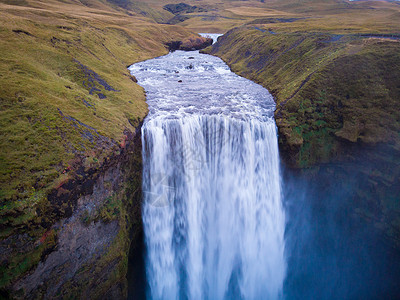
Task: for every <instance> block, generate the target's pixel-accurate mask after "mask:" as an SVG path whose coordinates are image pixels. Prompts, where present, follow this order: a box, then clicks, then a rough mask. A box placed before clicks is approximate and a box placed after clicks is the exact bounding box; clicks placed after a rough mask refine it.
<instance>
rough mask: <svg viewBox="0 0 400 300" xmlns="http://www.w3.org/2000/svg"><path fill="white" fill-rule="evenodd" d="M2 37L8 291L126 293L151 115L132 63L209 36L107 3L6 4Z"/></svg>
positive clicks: (0, 244) (3, 245) (1, 256)
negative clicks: (143, 126) (144, 129)
mask: <svg viewBox="0 0 400 300" xmlns="http://www.w3.org/2000/svg"><path fill="white" fill-rule="evenodd" d="M0 36H1V41H2V42H1V44H0V54H1V55H0V66H1V67H0V85H1V86H2V88H1V91H0V100H1V104H0V105H1V116H0V124H1V126H0V127H1V138H0V139H1V140H0V145H1V151H0V181H1V186H0V187H1V209H0V215H1V218H0V222H1V224H0V229H1V241H0V269H1V276H0V289H1V293H2V295H5V296H6V297H8V296H14V297H20V298H36V297H41V296H45V297H47V298H49V297H50V298H53V297H75V296H74V295H78V294H81V295H91V297H97V296H98V297H100V296H102V295H104V294H106V293H112V294H115V295H120V296H121V295H123V294H124V293H125V292H126V289H125V288H126V282H125V280H126V279H125V274H126V269H127V254H128V249H129V243H130V237H132V235H135V234H137V232H138V231H139V230H140V186H141V183H140V176H141V171H140V170H141V169H140V168H141V167H140V164H141V162H140V160H141V155H140V149H141V146H140V136H139V134H140V131H138V128H139V125H140V123H141V121H142V120H143V118H144V117H145V115H146V113H147V106H146V103H145V95H144V92H143V89H142V88H141V87H139V86H138V85H137V84H136V83H135V78H133V77H131V76H130V74H129V72H128V70H127V69H126V67H127V66H128V65H129V64H131V63H134V62H137V61H139V60H144V59H147V58H150V57H155V56H159V55H163V54H166V53H167V52H168V49H167V47H166V46H165V45H164V43H167V42H169V41H176V40H183V41H184V39H188V38H192V39H193V38H198V36H197V35H195V34H193V33H191V32H189V31H187V30H185V29H183V28H181V27H177V26H167V25H158V24H155V22H154V21H153V20H150V19H147V18H146V17H144V16H142V15H140V14H135V13H133V12H128V11H126V10H124V9H122V8H115V7H112V6H110V4H109V3H107V2H105V1H103V2H102V1H96V0H88V1H73V0H71V1H55V0H50V1H34V0H26V1H14V0H7V1H1V2H0ZM138 151H139V152H138ZM128 212H129V213H128ZM72 232H74V234H72ZM94 237H95V238H94ZM7 295H8V296H7ZM82 297H84V296H82Z"/></svg>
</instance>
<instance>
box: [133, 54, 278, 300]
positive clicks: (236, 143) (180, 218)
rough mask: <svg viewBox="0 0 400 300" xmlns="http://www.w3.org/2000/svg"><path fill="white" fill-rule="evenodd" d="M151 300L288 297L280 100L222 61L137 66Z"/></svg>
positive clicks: (189, 57) (181, 57) (186, 57)
mask: <svg viewBox="0 0 400 300" xmlns="http://www.w3.org/2000/svg"><path fill="white" fill-rule="evenodd" d="M130 70H131V72H132V74H133V75H135V76H136V78H137V79H138V82H139V84H140V85H141V86H143V87H144V89H145V90H146V93H147V103H148V105H149V109H150V112H149V115H148V116H147V117H146V119H145V122H144V124H143V127H142V139H143V140H142V141H143V192H144V203H143V224H144V232H145V242H146V253H147V254H146V255H147V257H146V274H147V280H148V286H149V290H148V293H147V296H148V298H149V299H216V300H217V299H279V298H280V297H281V296H282V287H283V281H284V278H285V272H286V262H285V257H284V250H285V243H284V230H285V214H284V210H283V207H282V201H281V186H280V171H279V154H278V145H277V132H276V126H275V123H274V120H273V110H274V107H275V106H274V101H273V99H272V97H271V95H270V94H269V93H268V91H267V90H266V89H264V88H262V87H261V86H259V85H257V84H255V83H253V82H251V81H249V80H247V79H244V78H242V77H239V76H237V75H235V74H234V73H232V72H231V71H230V70H229V68H228V67H227V66H226V64H224V63H223V62H222V61H221V60H220V59H219V58H216V57H213V56H210V55H205V54H200V53H199V52H198V51H196V52H182V51H176V52H173V53H170V54H168V55H166V56H163V57H159V58H156V59H151V60H148V61H145V62H140V63H137V64H134V65H132V66H131V67H130Z"/></svg>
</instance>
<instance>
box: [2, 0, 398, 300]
mask: <svg viewBox="0 0 400 300" xmlns="http://www.w3.org/2000/svg"><path fill="white" fill-rule="evenodd" d="M179 2H181V1H171V2H168V1H167V2H165V1H159V0H143V1H132V0H108V1H106V0H85V1H74V0H47V1H38V0H0V37H1V44H0V54H1V55H0V85H1V87H2V88H1V90H0V106H1V112H0V131H1V132H0V147H1V149H0V200H1V202H0V205H1V206H0V252H1V253H0V254H2V255H1V256H0V273H1V276H0V293H1V292H2V289H4V288H7V287H10V285H12V284H13V283H14V282H16V281H17V280H18V279H20V278H22V277H23V276H24V275H26V274H27V273H29V272H30V271H32V270H34V268H35V267H36V266H37V264H38V263H39V261H41V260H42V261H43V260H45V259H46V256H47V255H48V254H49V253H50V252H51V251H53V250H54V249H55V248H56V246H57V238H58V231H57V230H56V229H54V228H53V225H54V224H55V223H56V222H57V221H59V220H60V219H62V218H65V217H68V216H70V215H71V213H72V211H73V209H74V207H75V206H74V205H75V204H74V203H72V202H73V201H72V200H71V199H73V198H74V197H75V198H77V197H79V196H80V194H81V193H84V192H85V191H83V190H75V191H73V189H74V186H73V183H76V182H80V180H81V181H82V180H83V179H84V178H86V177H85V176H88V177H89V178H97V177H96V176H97V175H98V174H99V173H100V172H102V167H103V166H105V165H107V164H108V163H109V161H110V160H112V159H117V158H118V157H119V155H121V153H124V151H125V150H124V149H125V143H126V141H127V135H128V133H132V132H135V131H136V129H137V127H138V126H139V125H140V123H141V121H142V120H143V118H144V117H145V115H146V114H147V106H146V104H145V94H144V91H143V90H142V88H141V87H139V86H138V85H137V84H136V83H135V78H134V77H132V76H131V75H130V74H129V72H128V70H127V66H128V65H129V64H132V63H134V62H137V61H141V60H145V59H148V58H152V57H156V56H159V55H163V54H166V53H167V51H168V50H167V48H166V47H165V44H166V43H168V42H171V41H175V42H176V41H182V45H186V46H187V47H189V48H190V47H192V46H193V45H192V44H193V43H192V42H193V41H196V39H197V38H198V36H197V35H195V34H193V33H192V32H191V31H196V32H218V33H223V32H226V31H228V30H231V29H232V28H233V27H236V26H240V27H239V28H237V29H234V30H231V31H229V33H228V34H227V35H226V36H225V37H223V38H222V39H221V42H220V43H218V44H217V45H215V46H214V47H213V48H212V49H211V48H210V49H208V52H211V53H212V54H216V55H219V56H221V57H222V58H223V59H224V60H225V61H227V62H228V63H229V64H230V66H231V67H232V69H233V70H234V71H235V72H237V73H239V74H241V75H243V76H246V77H249V78H251V79H252V80H254V81H256V82H259V83H261V84H263V85H264V86H265V87H267V88H268V89H269V90H270V91H271V92H272V93H273V94H274V96H275V98H276V100H277V103H278V107H277V112H276V120H277V124H278V126H279V130H280V143H281V147H282V148H283V149H285V150H286V151H285V152H284V153H287V154H288V155H289V158H288V160H289V161H290V162H291V164H292V165H296V166H298V167H299V166H300V167H308V166H311V165H315V164H318V163H320V162H328V161H331V160H332V158H334V157H340V155H343V153H344V152H345V150H346V149H348V147H347V146H346V145H348V144H357V143H363V144H377V143H385V145H389V147H390V150H389V153H391V154H393V153H397V152H390V151H399V149H400V148H399V147H400V142H399V141H400V135H399V132H400V127H399V126H400V125H399V122H400V120H399V119H400V115H399V111H400V109H399V108H400V107H399V101H398V100H399V99H400V97H399V93H400V90H399V86H400V85H399V84H398V80H399V78H400V74H399V70H400V54H399V53H400V51H399V43H400V42H399V39H398V38H399V36H398V33H399V32H400V28H399V27H400V24H399V22H398V19H399V16H400V6H399V5H396V4H394V3H389V2H364V1H362V2H354V3H350V2H346V1H304V2H297V1H290V0H285V1H276V2H267V3H263V1H246V2H243V1H224V2H222V3H221V2H218V3H216V2H215V1H211V0H203V1H201V2H199V1H195V0H191V1H185V3H186V4H187V5H179V4H178V5H177V3H179ZM164 6H165V7H167V8H169V9H168V10H166V9H164ZM175 14H177V15H175ZM166 23H172V24H179V25H180V26H171V25H166ZM389 38H390V39H389ZM196 43H197V41H196ZM343 145H345V146H343ZM382 153H386V152H380V154H379V155H382V157H383V158H382V157H380V158H379V159H377V161H378V162H382V161H385V163H384V165H385V167H387V166H393V165H395V166H397V165H396V158H397V156H396V155H393V156H391V155H386V154H382ZM346 155H351V153H350V154H349V152H346ZM353 155H354V154H353ZM375 158H376V157H375ZM132 159H133V162H132V161H130V163H132V166H131V168H132V170H127V171H125V172H126V173H125V176H126V177H127V178H129V179H127V180H126V184H125V185H123V186H121V187H119V189H118V190H117V191H114V192H115V193H113V194H112V195H109V196H108V198H107V199H106V201H105V202H104V203H103V204H102V205H101V206H100V207H98V208H97V209H96V210H95V211H94V212H89V211H83V212H82V213H81V214H80V221H81V222H82V223H83V224H86V225H87V226H89V225H90V224H91V223H93V222H99V221H102V222H104V223H107V222H108V223H110V222H118V226H119V231H118V235H117V238H116V239H115V241H114V242H113V244H112V246H111V247H110V248H109V250H108V252H107V254H106V255H104V257H103V258H102V259H101V260H99V261H97V263H96V264H95V265H93V264H87V265H85V266H82V268H81V269H80V270H79V272H78V275H77V278H80V279H81V280H82V283H81V284H82V285H81V286H77V284H76V282H74V280H76V279H71V282H70V283H69V284H67V285H66V286H65V290H69V294H68V295H67V294H65V295H64V296H65V297H72V298H73V297H74V295H76V294H79V293H81V292H82V291H83V290H82V286H83V285H86V286H98V285H99V280H100V279H99V280H97V279H98V278H94V277H95V276H93V274H98V273H101V272H103V273H104V274H111V273H110V272H114V273H112V274H113V275H110V276H109V278H108V279H109V280H108V281H107V280H105V279H104V278H103V279H104V282H105V283H104V282H103V283H104V285H103V286H102V288H99V290H98V295H96V296H99V297H100V296H101V295H102V294H104V293H105V292H106V291H107V289H108V288H109V287H111V286H112V285H115V284H116V283H118V282H121V278H123V277H124V274H125V273H126V268H127V266H126V264H127V253H128V248H129V235H130V232H129V231H130V230H131V229H132V226H133V225H132V224H134V223H135V222H139V223H140V216H138V215H133V214H132V213H131V211H135V212H138V211H139V212H140V209H138V207H137V206H138V205H139V204H138V203H137V199H136V200H135V201H136V202H135V203H133V202H132V201H133V200H132V199H131V198H132V195H134V197H139V196H138V187H140V171H139V173H137V171H138V170H140V154H138V153H136V154H135V155H134V157H133V158H132ZM396 169H398V167H396ZM135 170H136V171H135ZM369 171H370V169H368V170H367V171H365V172H369ZM135 172H136V173H135ZM88 174H89V175H88ZM96 174H97V175H96ZM95 175H96V176H95ZM396 176H397V177H396ZM396 178H399V177H398V174H394V173H390V174H389V175H388V174H386V173H385V172H384V171H379V170H375V171H374V178H373V180H374V182H382V181H384V182H385V184H388V185H391V186H393V185H395V184H396V182H397V181H396ZM67 186H68V187H69V188H70V189H68V188H67ZM74 193H75V194H74ZM379 193H381V194H382V195H385V196H384V197H382V199H383V198H384V199H385V200H384V201H386V203H382V207H384V210H386V212H385V216H389V217H387V219H384V220H380V221H379V224H381V225H380V226H383V227H385V226H386V228H389V229H387V230H388V231H390V232H391V233H390V234H391V235H392V236H394V237H396V236H398V235H397V233H396V232H397V231H396V230H397V229H396V228H397V227H396V226H398V224H400V223H399V222H398V219H396V218H397V215H398V214H396V213H395V212H396V211H397V208H396V207H397V206H396V205H397V204H396V203H397V202H396V198H395V196H392V197H391V196H390V195H387V193H384V192H382V191H381V190H378V191H377V193H376V194H379ZM360 195H361V194H360ZM394 195H396V194H394ZM51 197H52V198H51ZM360 197H361V196H360ZM59 198H60V199H61V198H62V200H60V199H59ZM133 206H134V207H135V209H133ZM393 207H394V208H393ZM389 208H390V209H389ZM392 208H393V209H392ZM128 212H129V213H128ZM363 213H364V214H365V215H367V217H371V218H373V217H374V216H370V214H369V212H368V211H367V210H365V212H363ZM390 222H392V223H393V224H395V225H396V224H397V225H396V226H394V225H393V226H387V224H388V223H390ZM110 266H114V267H115V268H114V269H112V267H110ZM106 271H107V272H106ZM96 272H97V273H96ZM0 295H2V294H0ZM20 296H21V297H23V295H20Z"/></svg>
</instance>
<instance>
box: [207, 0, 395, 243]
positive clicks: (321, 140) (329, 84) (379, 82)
mask: <svg viewBox="0 0 400 300" xmlns="http://www.w3.org/2000/svg"><path fill="white" fill-rule="evenodd" d="M270 7H271V8H274V9H276V10H278V9H279V13H278V12H277V11H271V12H270V13H269V14H268V11H267V10H266V9H262V8H257V9H255V8H254V7H253V8H250V7H249V8H248V11H249V12H251V13H252V14H253V15H254V16H255V15H256V14H257V15H258V17H257V18H256V19H254V20H252V21H250V22H248V23H247V24H244V25H242V26H240V27H238V28H235V29H232V30H230V31H229V32H228V33H227V34H225V35H224V36H223V37H221V38H220V39H219V42H218V43H217V44H215V45H214V46H213V47H212V48H211V47H210V48H207V49H206V50H203V51H204V52H206V53H211V54H214V55H217V56H219V57H221V58H222V59H224V60H225V61H226V62H227V63H228V64H229V66H230V67H231V69H232V70H233V71H234V72H236V73H238V74H240V75H242V76H245V77H247V78H250V79H252V80H254V81H256V82H258V83H260V84H262V85H263V86H265V87H266V88H268V89H269V91H270V92H271V93H272V94H273V95H274V97H275V100H276V102H277V109H276V111H275V119H276V122H277V126H278V130H279V143H280V149H281V155H282V156H283V158H284V160H285V162H286V164H287V165H290V166H292V167H295V168H298V169H300V173H301V174H302V176H306V177H307V178H309V180H310V181H313V182H318V180H319V176H321V175H323V176H325V177H324V178H326V175H327V174H331V176H335V177H334V178H335V179H333V180H332V184H334V183H335V182H341V186H342V187H343V188H344V189H345V190H346V193H347V192H348V195H350V196H349V199H351V201H350V202H351V203H348V205H349V206H348V207H350V208H351V209H352V212H353V213H356V214H357V215H361V216H362V217H363V218H364V219H366V220H368V222H370V223H371V224H373V225H374V227H376V228H377V229H379V230H381V231H382V236H383V237H385V238H386V239H387V240H389V241H390V244H391V245H395V246H396V247H399V245H400V243H399V232H400V227H399V224H400V223H399V220H400V218H399V215H400V206H399V201H398V200H399V199H398V195H399V193H400V190H399V187H400V181H399V178H400V177H399V175H400V174H399V170H400V165H399V163H398V162H399V161H400V135H399V132H400V114H399V111H400V102H399V99H400V90H399V86H400V79H399V78H400V71H399V70H400V55H399V53H400V36H399V35H398V33H399V32H400V23H399V22H398V16H399V6H398V5H396V4H394V3H387V2H359V3H346V2H333V1H332V2H325V3H322V2H318V1H315V2H314V1H310V2H307V3H305V4H300V3H297V4H294V3H289V2H286V3H280V4H279V5H278V4H276V3H275V5H274V4H271V5H270ZM231 11H233V12H235V13H239V12H242V11H243V10H239V9H233V10H232V9H231ZM332 163H333V164H332ZM324 184H328V182H326V183H324ZM354 208H355V209H354Z"/></svg>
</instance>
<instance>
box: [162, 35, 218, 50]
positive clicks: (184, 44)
mask: <svg viewBox="0 0 400 300" xmlns="http://www.w3.org/2000/svg"><path fill="white" fill-rule="evenodd" d="M212 43H213V40H212V39H211V38H203V37H197V38H190V39H187V40H184V41H170V42H167V43H165V45H166V46H167V47H168V50H169V51H171V52H173V51H176V50H183V51H194V50H200V49H204V48H207V47H208V46H210V45H212Z"/></svg>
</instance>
